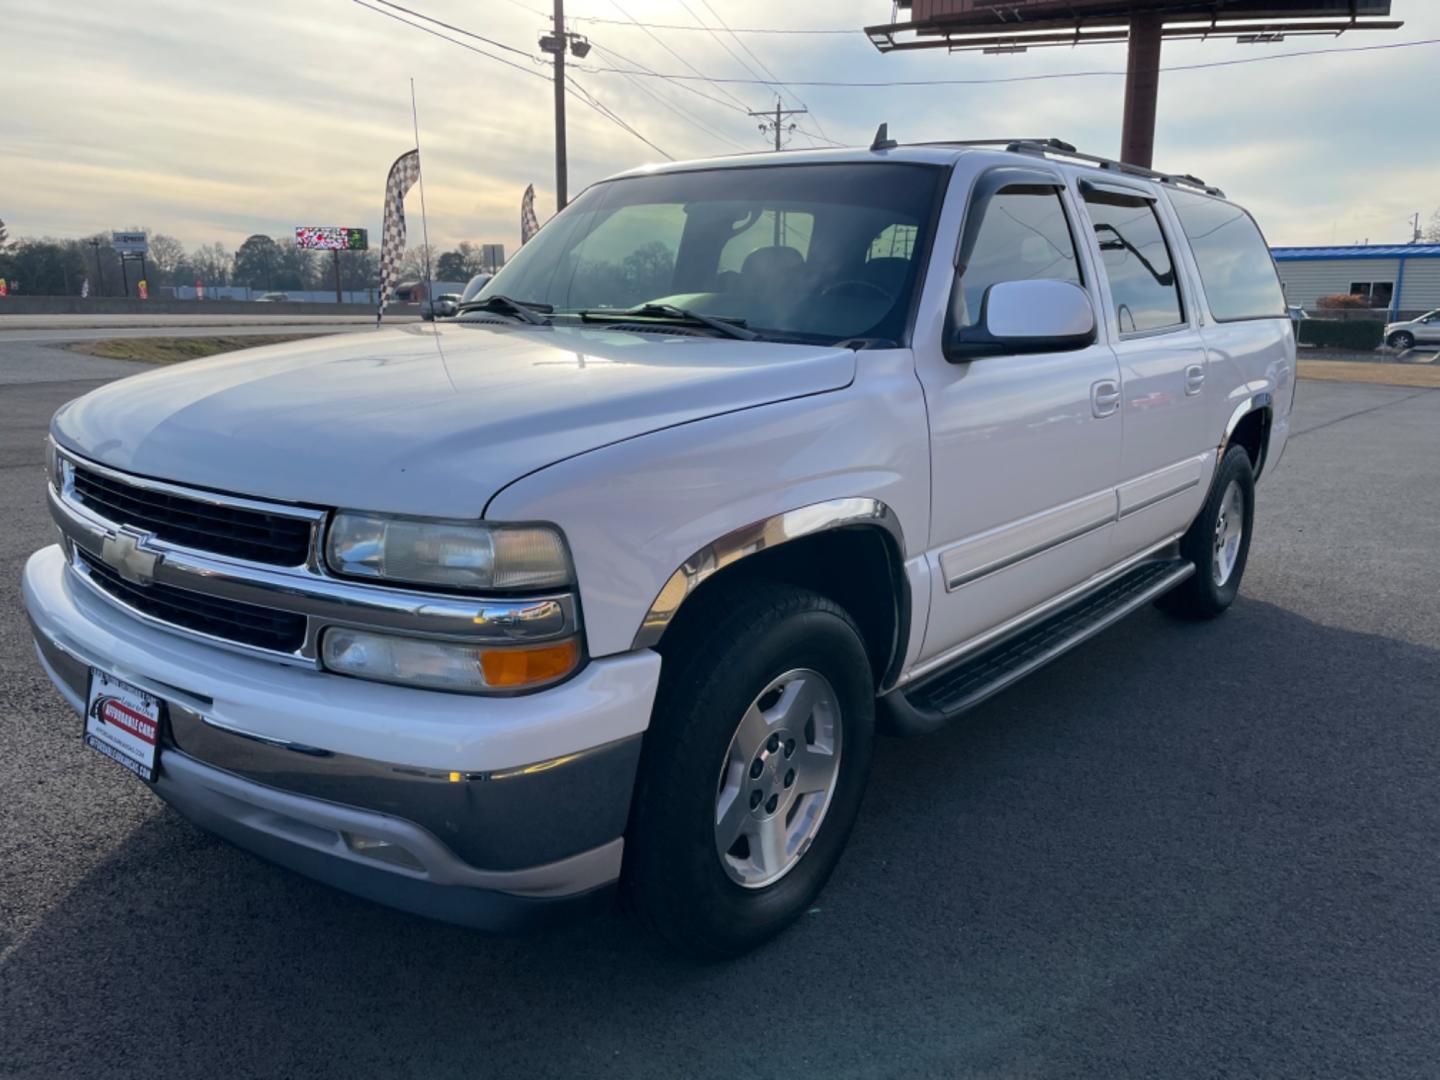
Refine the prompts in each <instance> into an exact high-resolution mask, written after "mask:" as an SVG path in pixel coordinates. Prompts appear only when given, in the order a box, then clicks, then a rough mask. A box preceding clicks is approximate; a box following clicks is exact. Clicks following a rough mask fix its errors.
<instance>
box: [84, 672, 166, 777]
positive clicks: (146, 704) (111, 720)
mask: <svg viewBox="0 0 1440 1080" xmlns="http://www.w3.org/2000/svg"><path fill="white" fill-rule="evenodd" d="M162 708H163V705H162V703H161V701H160V699H159V698H157V697H156V696H155V695H154V694H151V693H149V692H147V691H145V690H141V689H140V687H138V686H132V685H130V684H129V683H127V682H125V681H124V680H122V679H117V678H116V677H115V676H114V675H111V674H110V673H109V672H105V671H101V670H100V669H99V668H91V669H90V697H89V701H88V702H87V704H86V706H85V745H86V746H91V747H94V748H95V749H96V750H99V751H100V753H102V754H104V755H105V756H106V757H108V758H110V759H111V760H113V761H118V762H119V763H120V764H121V765H123V766H125V768H127V769H129V770H130V771H131V772H133V773H134V774H135V775H136V776H138V777H140V779H142V780H144V781H146V782H147V783H154V781H155V759H156V752H157V747H158V745H159V742H160V713H161V709H162Z"/></svg>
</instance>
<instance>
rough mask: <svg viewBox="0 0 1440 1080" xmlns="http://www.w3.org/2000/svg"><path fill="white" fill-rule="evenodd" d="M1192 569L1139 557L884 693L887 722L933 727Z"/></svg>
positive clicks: (905, 728) (897, 726)
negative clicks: (1038, 615) (1038, 616)
mask: <svg viewBox="0 0 1440 1080" xmlns="http://www.w3.org/2000/svg"><path fill="white" fill-rule="evenodd" d="M1194 572H1195V566H1194V564H1193V563H1190V562H1187V561H1186V560H1184V559H1156V560H1154V561H1151V562H1144V563H1141V564H1140V565H1139V566H1137V567H1135V568H1134V569H1133V570H1129V571H1127V572H1126V573H1124V574H1122V575H1121V576H1120V577H1118V578H1116V579H1115V580H1114V581H1111V582H1108V583H1107V584H1106V585H1104V586H1102V587H1101V588H1099V589H1096V590H1095V591H1094V592H1092V593H1088V594H1086V595H1085V596H1082V597H1081V598H1080V599H1078V600H1076V601H1075V602H1074V603H1072V604H1070V605H1069V606H1068V607H1064V608H1061V609H1060V610H1059V611H1058V612H1056V613H1055V614H1053V615H1050V616H1048V617H1047V618H1045V619H1043V620H1041V621H1040V622H1038V623H1035V624H1034V625H1032V626H1029V627H1027V628H1026V629H1024V630H1021V631H1020V632H1018V633H1016V634H1013V635H1011V636H1010V637H1008V638H1005V639H1004V640H1003V641H1000V642H999V643H997V644H994V645H991V646H989V647H988V648H986V649H985V650H983V651H982V652H979V653H976V654H974V655H972V656H966V657H963V658H962V659H960V660H958V661H956V662H955V663H954V664H952V665H951V666H950V667H947V668H942V669H941V670H939V671H937V672H935V673H934V674H932V675H927V676H926V677H925V678H924V679H922V680H920V681H919V682H917V683H915V684H913V685H910V686H905V687H901V688H899V689H896V690H893V691H891V692H890V693H888V694H886V695H885V696H884V697H882V698H881V699H880V701H879V705H880V709H881V715H882V720H881V722H882V724H883V726H884V728H885V730H887V731H889V732H892V733H894V734H897V735H920V734H924V733H926V732H930V731H935V730H936V729H937V728H940V727H942V726H944V725H945V724H946V723H947V722H948V721H950V720H952V719H954V718H955V717H957V716H959V715H960V714H961V713H963V712H965V711H967V710H969V709H973V708H974V707H975V706H976V705H979V704H980V703H981V702H982V701H984V700H985V699H986V698H988V697H990V696H991V695H993V694H998V693H999V692H1000V691H1001V690H1004V689H1005V688H1006V687H1007V686H1009V685H1010V684H1011V683H1014V682H1017V681H1019V680H1020V679H1022V678H1024V677H1025V676H1026V675H1028V674H1030V673H1031V672H1032V671H1034V670H1036V669H1037V668H1040V667H1043V666H1044V665H1046V664H1048V663H1049V662H1050V661H1051V660H1054V659H1055V658H1056V657H1058V656H1061V655H1063V654H1064V653H1067V652H1069V651H1070V650H1071V649H1073V648H1074V647H1075V646H1076V645H1079V644H1080V643H1081V642H1084V641H1088V640H1089V639H1090V638H1092V637H1094V636H1095V635H1096V634H1098V633H1100V631H1102V630H1104V629H1105V628H1106V627H1108V626H1112V625H1113V624H1115V623H1117V622H1119V621H1120V620H1121V619H1123V618H1124V617H1125V616H1126V615H1129V614H1130V613H1131V612H1132V611H1134V610H1135V609H1136V608H1139V607H1143V606H1144V605H1145V604H1148V603H1149V602H1150V601H1151V600H1154V599H1155V598H1156V597H1158V596H1162V595H1163V594H1165V593H1167V592H1169V591H1170V590H1171V589H1173V588H1174V587H1175V586H1176V585H1179V584H1180V583H1181V582H1182V581H1184V580H1185V579H1186V578H1188V577H1189V576H1190V575H1191V574H1193V573H1194Z"/></svg>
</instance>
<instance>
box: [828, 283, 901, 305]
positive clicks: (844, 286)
mask: <svg viewBox="0 0 1440 1080" xmlns="http://www.w3.org/2000/svg"><path fill="white" fill-rule="evenodd" d="M857 289H859V290H863V291H865V292H872V293H874V294H875V295H876V296H878V297H879V298H880V299H881V301H883V302H884V303H886V304H893V303H894V302H895V296H894V294H892V293H890V292H888V291H886V290H885V289H882V288H881V287H880V286H879V285H876V284H875V283H874V282H873V281H862V280H860V279H859V278H846V279H845V280H844V281H837V282H835V284H833V285H827V286H825V288H823V289H821V290H820V299H822V300H827V299H829V298H830V297H831V296H832V295H834V294H838V293H840V292H842V291H850V292H853V291H855V290H857Z"/></svg>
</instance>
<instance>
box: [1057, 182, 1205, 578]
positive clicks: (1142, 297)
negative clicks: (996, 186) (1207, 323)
mask: <svg viewBox="0 0 1440 1080" xmlns="http://www.w3.org/2000/svg"><path fill="white" fill-rule="evenodd" d="M1079 195H1080V201H1081V203H1082V204H1083V206H1084V210H1085V214H1086V216H1087V218H1088V221H1089V230H1088V231H1089V233H1090V238H1091V243H1092V244H1093V245H1094V248H1093V251H1092V254H1093V255H1094V257H1095V258H1096V259H1097V260H1098V263H1099V265H1100V268H1101V273H1100V279H1101V280H1100V281H1099V282H1098V285H1099V287H1100V292H1101V294H1102V296H1103V297H1104V311H1103V313H1102V317H1103V318H1104V319H1105V320H1106V321H1107V322H1108V324H1109V327H1110V340H1111V342H1112V345H1113V348H1114V350H1115V357H1116V359H1117V360H1118V361H1119V366H1120V391H1121V410H1120V413H1121V416H1120V419H1121V428H1122V438H1123V449H1122V452H1121V468H1120V481H1119V484H1118V489H1117V494H1118V497H1119V511H1118V512H1119V518H1118V520H1117V522H1116V526H1115V531H1114V539H1113V552H1114V555H1115V558H1116V559H1121V558H1125V557H1126V556H1129V555H1132V554H1135V553H1137V552H1139V551H1141V550H1143V549H1145V548H1147V547H1151V546H1154V545H1155V544H1158V543H1160V542H1162V541H1164V540H1166V539H1168V538H1170V537H1172V536H1174V535H1175V534H1177V533H1179V532H1183V531H1184V530H1185V529H1186V528H1187V527H1188V526H1189V524H1190V521H1191V520H1192V519H1193V518H1194V516H1195V514H1196V513H1197V512H1198V511H1199V509H1200V505H1201V503H1202V502H1203V501H1204V498H1205V481H1206V480H1208V478H1209V476H1210V472H1211V471H1212V469H1213V466H1214V454H1215V445H1216V442H1217V439H1216V438H1215V433H1214V432H1213V431H1212V430H1211V429H1212V427H1213V424H1212V422H1211V419H1210V417H1211V411H1212V410H1211V408H1210V404H1209V398H1208V396H1207V376H1208V374H1209V372H1208V366H1207V361H1206V354H1205V343H1204V341H1203V340H1202V338H1201V336H1200V324H1199V318H1198V305H1197V304H1196V303H1195V302H1194V297H1193V296H1191V295H1190V293H1191V290H1190V288H1189V286H1188V283H1187V282H1186V281H1185V278H1184V271H1183V270H1182V269H1181V260H1180V259H1179V258H1178V257H1177V255H1176V252H1177V248H1176V246H1175V237H1176V236H1177V235H1178V234H1177V233H1176V232H1175V231H1174V229H1173V228H1172V225H1171V221H1170V218H1169V208H1168V207H1166V206H1163V205H1161V203H1160V202H1159V200H1158V198H1157V195H1156V193H1155V191H1154V189H1153V188H1151V187H1149V186H1148V185H1145V184H1143V183H1140V182H1138V181H1137V182H1134V183H1131V182H1127V181H1121V180H1114V181H1112V180H1110V179H1108V178H1107V179H1105V180H1103V181H1102V180H1089V179H1082V180H1081V181H1080V182H1079Z"/></svg>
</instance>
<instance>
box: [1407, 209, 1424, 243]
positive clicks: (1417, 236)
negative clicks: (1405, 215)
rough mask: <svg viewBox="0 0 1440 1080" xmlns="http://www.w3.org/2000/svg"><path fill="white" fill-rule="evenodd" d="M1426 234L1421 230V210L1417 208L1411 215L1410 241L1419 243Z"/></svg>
mask: <svg viewBox="0 0 1440 1080" xmlns="http://www.w3.org/2000/svg"><path fill="white" fill-rule="evenodd" d="M1424 236H1425V234H1424V233H1423V232H1421V231H1420V211H1419V210H1416V211H1415V213H1414V214H1413V215H1411V217H1410V242H1411V243H1412V244H1418V243H1420V241H1421V239H1423V238H1424Z"/></svg>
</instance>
